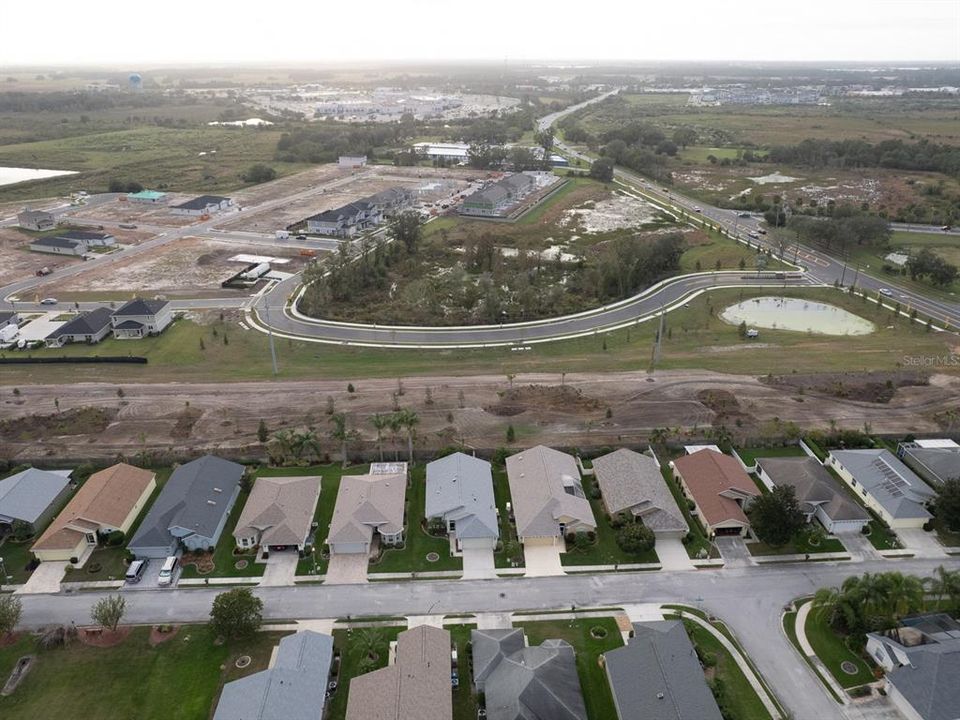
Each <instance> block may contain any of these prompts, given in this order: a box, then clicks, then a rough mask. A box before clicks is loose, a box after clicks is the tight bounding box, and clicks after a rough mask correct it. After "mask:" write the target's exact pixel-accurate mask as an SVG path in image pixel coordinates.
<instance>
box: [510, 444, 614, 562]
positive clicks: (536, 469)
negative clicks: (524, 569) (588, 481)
mask: <svg viewBox="0 0 960 720" xmlns="http://www.w3.org/2000/svg"><path fill="white" fill-rule="evenodd" d="M506 464H507V480H508V482H509V483H510V496H511V497H512V498H513V514H514V518H515V519H516V524H517V536H518V537H519V538H520V541H521V542H522V543H524V544H525V545H526V544H530V545H561V546H562V545H563V542H564V537H565V535H566V534H567V533H575V532H578V531H580V530H583V531H587V532H589V531H595V530H596V529H597V522H596V520H595V519H594V517H593V508H591V507H590V501H589V500H587V497H586V495H585V494H584V492H583V484H582V483H581V481H580V471H579V469H578V468H577V461H576V460H575V459H574V458H573V456H572V455H568V454H567V453H563V452H560V451H559V450H554V449H552V448H548V447H544V446H543V445H538V446H537V447H534V448H530V449H529V450H524V451H523V452H519V453H517V454H516V455H511V456H510V457H508V458H507V463H506Z"/></svg>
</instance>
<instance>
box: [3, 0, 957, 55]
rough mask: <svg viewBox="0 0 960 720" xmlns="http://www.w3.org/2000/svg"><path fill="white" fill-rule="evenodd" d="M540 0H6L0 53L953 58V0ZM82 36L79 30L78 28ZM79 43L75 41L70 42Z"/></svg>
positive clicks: (954, 28) (955, 44)
mask: <svg viewBox="0 0 960 720" xmlns="http://www.w3.org/2000/svg"><path fill="white" fill-rule="evenodd" d="M582 8H583V6H582V5H580V4H574V3H571V2H569V1H568V0H558V1H557V2H554V3H552V4H550V5H548V6H545V5H542V4H538V6H537V7H533V6H529V5H524V4H519V3H509V2H505V1H504V0H492V1H491V2H488V3H487V4H486V6H485V9H486V10H487V11H488V12H486V13H485V14H484V16H482V17H473V16H472V14H471V13H469V12H468V11H467V10H465V9H462V8H458V7H452V8H451V7H450V5H449V4H448V3H443V2H439V1H438V0H420V1H418V2H412V3H397V2H387V1H386V0H370V2H367V3H365V4H364V5H363V6H362V7H360V8H357V7H352V6H346V7H344V6H336V7H309V8H303V7H300V6H298V4H297V3H295V2H293V1H292V0H274V2H272V3H270V5H269V8H268V10H265V9H264V6H262V5H259V4H258V5H254V6H247V5H245V4H244V3H242V2H226V1H225V0H208V1H207V2H203V3H199V4H198V3H195V2H187V1H186V0H170V1H169V2H168V3H166V4H164V5H162V6H156V7H152V8H150V9H149V10H146V11H143V12H137V11H136V10H135V9H134V8H132V7H131V6H130V5H129V4H128V3H119V2H116V0H90V1H89V2H86V3H84V4H68V3H66V2H64V1H63V0H36V2H33V3H30V4H22V5H16V6H11V7H5V8H4V13H3V14H4V16H5V17H4V19H5V24H6V25H7V27H8V28H18V29H25V28H26V29H29V28H38V31H37V32H21V33H7V34H6V36H5V37H4V43H3V44H2V46H0V67H11V68H12V67H54V66H55V67H124V68H127V67H131V66H134V65H136V66H155V67H185V66H186V67H189V66H195V65H222V66H238V65H239V66H243V65H248V66H264V65H273V66H276V65H293V66H303V65H334V66H337V65H346V64H351V63H353V64H356V63H362V64H368V63H369V64H377V63H387V62H389V63H406V64H410V63H424V64H435V63H441V62H458V63H483V62H496V63H502V62H504V61H507V62H508V63H510V62H514V63H517V64H528V63H531V62H544V63H549V62H576V63H583V64H587V65H596V64H598V63H601V64H611V63H624V62H648V63H649V62H668V63H669V62H720V63H729V62H732V63H758V62H793V63H808V62H836V63H848V62H857V63H896V62H907V63H909V62H913V63H951V64H952V63H957V62H960V2H956V1H955V0H913V1H912V2H904V1H903V0H879V1H877V0H874V1H870V0H850V1H847V2H842V3H837V2H830V1H828V0H808V2H807V3H805V4H804V6H803V8H802V10H796V11H794V10H786V9H783V8H780V7H776V6H773V7H771V6H770V5H769V4H768V3H765V2H760V0H739V1H738V2H736V3H727V4H723V5H721V4H718V3H713V2H706V1H704V0H676V2H673V3H671V4H670V5H669V6H654V7H643V6H629V7H623V6H621V4H620V3H618V2H615V1H614V0H598V1H597V2H594V3H592V4H591V5H590V12H589V13H585V12H583V10H582ZM78 39H79V40H80V42H78ZM78 48H79V50H78Z"/></svg>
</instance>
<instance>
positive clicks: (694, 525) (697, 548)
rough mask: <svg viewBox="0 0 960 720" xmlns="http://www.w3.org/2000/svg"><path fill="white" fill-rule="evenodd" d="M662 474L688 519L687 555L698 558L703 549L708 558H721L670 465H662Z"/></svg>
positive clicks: (684, 516)
mask: <svg viewBox="0 0 960 720" xmlns="http://www.w3.org/2000/svg"><path fill="white" fill-rule="evenodd" d="M660 474H661V475H663V480H664V482H665V483H667V487H668V488H670V492H671V493H672V494H673V499H674V500H675V501H676V502H677V506H678V507H679V508H680V512H682V513H683V519H684V520H686V521H687V527H688V528H690V532H689V534H688V535H687V538H688V541H687V542H686V543H684V547H686V548H687V555H688V556H689V557H690V558H691V559H692V560H697V559H699V557H700V552H701V551H703V553H704V557H706V558H719V557H720V552H719V551H718V550H717V548H716V546H715V545H714V544H713V543H712V542H710V540H709V539H708V538H707V531H706V530H705V529H704V527H703V525H702V524H701V523H700V520H699V519H698V518H695V517H694V516H693V515H692V514H691V512H690V506H689V505H688V502H689V501H688V500H687V499H686V498H685V497H684V496H683V490H681V489H680V484H679V483H678V482H677V481H676V479H674V477H673V472H672V471H671V470H670V466H669V465H668V464H666V463H664V464H663V465H661V466H660Z"/></svg>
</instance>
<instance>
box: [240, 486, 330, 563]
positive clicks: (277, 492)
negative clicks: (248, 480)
mask: <svg viewBox="0 0 960 720" xmlns="http://www.w3.org/2000/svg"><path fill="white" fill-rule="evenodd" d="M319 499H320V476H319V475H313V476H308V477H261V478H257V481H256V482H255V483H254V484H253V489H252V490H251V491H250V496H249V497H248V498H247V502H246V504H245V505H244V506H243V512H242V513H240V519H239V520H237V527H236V528H235V529H234V531H233V537H234V538H235V539H236V541H237V548H239V549H241V550H249V549H250V548H253V547H258V546H259V547H261V548H263V549H264V550H290V549H295V550H299V551H301V552H302V551H303V550H304V549H305V548H306V547H307V545H312V544H313V527H312V525H313V512H314V510H315V509H316V507H317V501H318V500H319Z"/></svg>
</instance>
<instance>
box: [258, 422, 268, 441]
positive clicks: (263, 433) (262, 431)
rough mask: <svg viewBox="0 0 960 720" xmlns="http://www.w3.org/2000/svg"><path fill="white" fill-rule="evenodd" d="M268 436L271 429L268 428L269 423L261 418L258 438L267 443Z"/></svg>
mask: <svg viewBox="0 0 960 720" xmlns="http://www.w3.org/2000/svg"><path fill="white" fill-rule="evenodd" d="M268 437H270V431H269V430H267V423H266V422H265V421H264V420H263V419H262V418H261V420H260V424H259V425H257V440H259V441H260V442H262V443H265V442H266V441H267V438H268Z"/></svg>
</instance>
